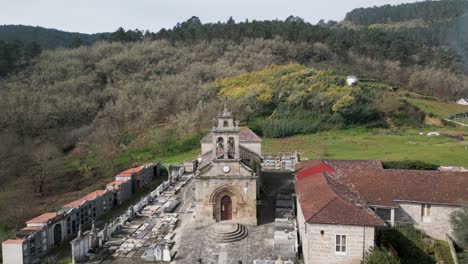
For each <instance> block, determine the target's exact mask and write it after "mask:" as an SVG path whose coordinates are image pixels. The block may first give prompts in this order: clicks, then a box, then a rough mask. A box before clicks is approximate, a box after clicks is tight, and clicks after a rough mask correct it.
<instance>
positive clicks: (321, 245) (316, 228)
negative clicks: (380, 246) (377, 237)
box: [297, 203, 375, 264]
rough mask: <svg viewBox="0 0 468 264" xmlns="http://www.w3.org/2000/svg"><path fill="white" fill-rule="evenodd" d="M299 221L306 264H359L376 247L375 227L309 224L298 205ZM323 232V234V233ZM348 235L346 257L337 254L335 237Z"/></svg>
mask: <svg viewBox="0 0 468 264" xmlns="http://www.w3.org/2000/svg"><path fill="white" fill-rule="evenodd" d="M297 221H298V225H299V234H300V239H301V242H302V251H303V254H304V263H305V264H315V263H317V264H321V263H349V264H354V263H355V264H359V263H361V261H362V260H363V256H364V254H365V252H367V251H368V250H369V249H370V248H371V247H373V246H374V233H375V230H374V227H366V226H345V225H321V224H308V223H305V221H304V216H303V215H302V211H301V208H300V205H299V203H298V216H297ZM322 231H323V234H321V232H322ZM336 235H346V236H347V237H346V239H347V243H346V245H347V252H346V255H336V254H335V236H336Z"/></svg>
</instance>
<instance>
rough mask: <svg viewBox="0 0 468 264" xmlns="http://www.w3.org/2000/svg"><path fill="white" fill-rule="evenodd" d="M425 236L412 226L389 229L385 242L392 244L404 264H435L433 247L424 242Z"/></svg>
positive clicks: (385, 232)
mask: <svg viewBox="0 0 468 264" xmlns="http://www.w3.org/2000/svg"><path fill="white" fill-rule="evenodd" d="M424 236H425V235H424V234H423V233H421V231H419V230H417V229H415V228H414V227H413V226H412V225H408V226H404V227H399V228H398V229H388V230H385V231H384V233H383V240H384V241H385V242H387V243H390V244H391V245H392V246H393V247H394V248H395V250H396V251H397V252H398V256H399V257H400V262H401V263H402V264H414V263H418V264H435V263H436V261H435V260H434V258H433V256H432V255H431V254H432V253H433V247H432V246H431V245H429V244H427V243H426V242H425V241H424Z"/></svg>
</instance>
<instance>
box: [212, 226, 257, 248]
mask: <svg viewBox="0 0 468 264" xmlns="http://www.w3.org/2000/svg"><path fill="white" fill-rule="evenodd" d="M207 232H208V236H209V237H210V238H211V239H213V240H214V241H216V242H218V243H230V242H234V241H239V240H241V239H244V238H245V237H246V236H247V235H248V231H247V227H245V226H243V225H240V224H232V223H217V224H215V225H214V226H213V227H212V228H209V229H208V230H207Z"/></svg>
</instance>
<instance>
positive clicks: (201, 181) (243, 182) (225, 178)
mask: <svg viewBox="0 0 468 264" xmlns="http://www.w3.org/2000/svg"><path fill="white" fill-rule="evenodd" d="M246 129H247V128H241V127H239V122H238V121H237V120H236V119H235V117H234V115H233V114H232V113H231V112H230V111H229V110H228V108H227V107H226V105H224V109H223V111H221V112H220V113H219V114H218V115H217V116H216V118H214V119H213V127H212V128H211V131H210V134H209V136H208V137H207V140H206V143H204V142H202V144H207V145H209V146H206V150H207V151H206V152H205V155H203V156H202V157H201V162H200V166H199V167H198V168H197V171H196V173H195V176H194V179H195V202H196V206H195V207H196V210H195V219H196V224H197V226H205V225H211V224H213V223H216V222H224V221H228V222H229V223H237V224H244V225H256V224H257V175H256V173H255V171H254V170H252V169H251V168H250V167H249V166H248V162H244V160H245V161H246V159H245V153H246V152H248V151H249V150H247V149H246V147H245V146H243V145H241V141H240V140H241V138H240V137H241V136H242V135H243V134H242V133H244V134H245V132H244V131H246ZM241 131H242V132H241ZM248 131H250V130H248ZM252 133H253V132H252ZM243 142H245V139H244V141H243ZM247 143H249V142H247ZM243 144H245V143H243ZM202 148H203V145H202ZM249 153H250V152H249Z"/></svg>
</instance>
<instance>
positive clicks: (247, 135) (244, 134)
mask: <svg viewBox="0 0 468 264" xmlns="http://www.w3.org/2000/svg"><path fill="white" fill-rule="evenodd" d="M212 137H213V134H212V132H210V133H208V134H207V135H206V136H204V137H203V138H202V139H201V143H211V140H212ZM239 141H240V142H261V141H262V139H261V138H260V137H259V136H257V134H255V133H254V132H253V131H252V130H250V129H249V128H248V127H240V129H239Z"/></svg>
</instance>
